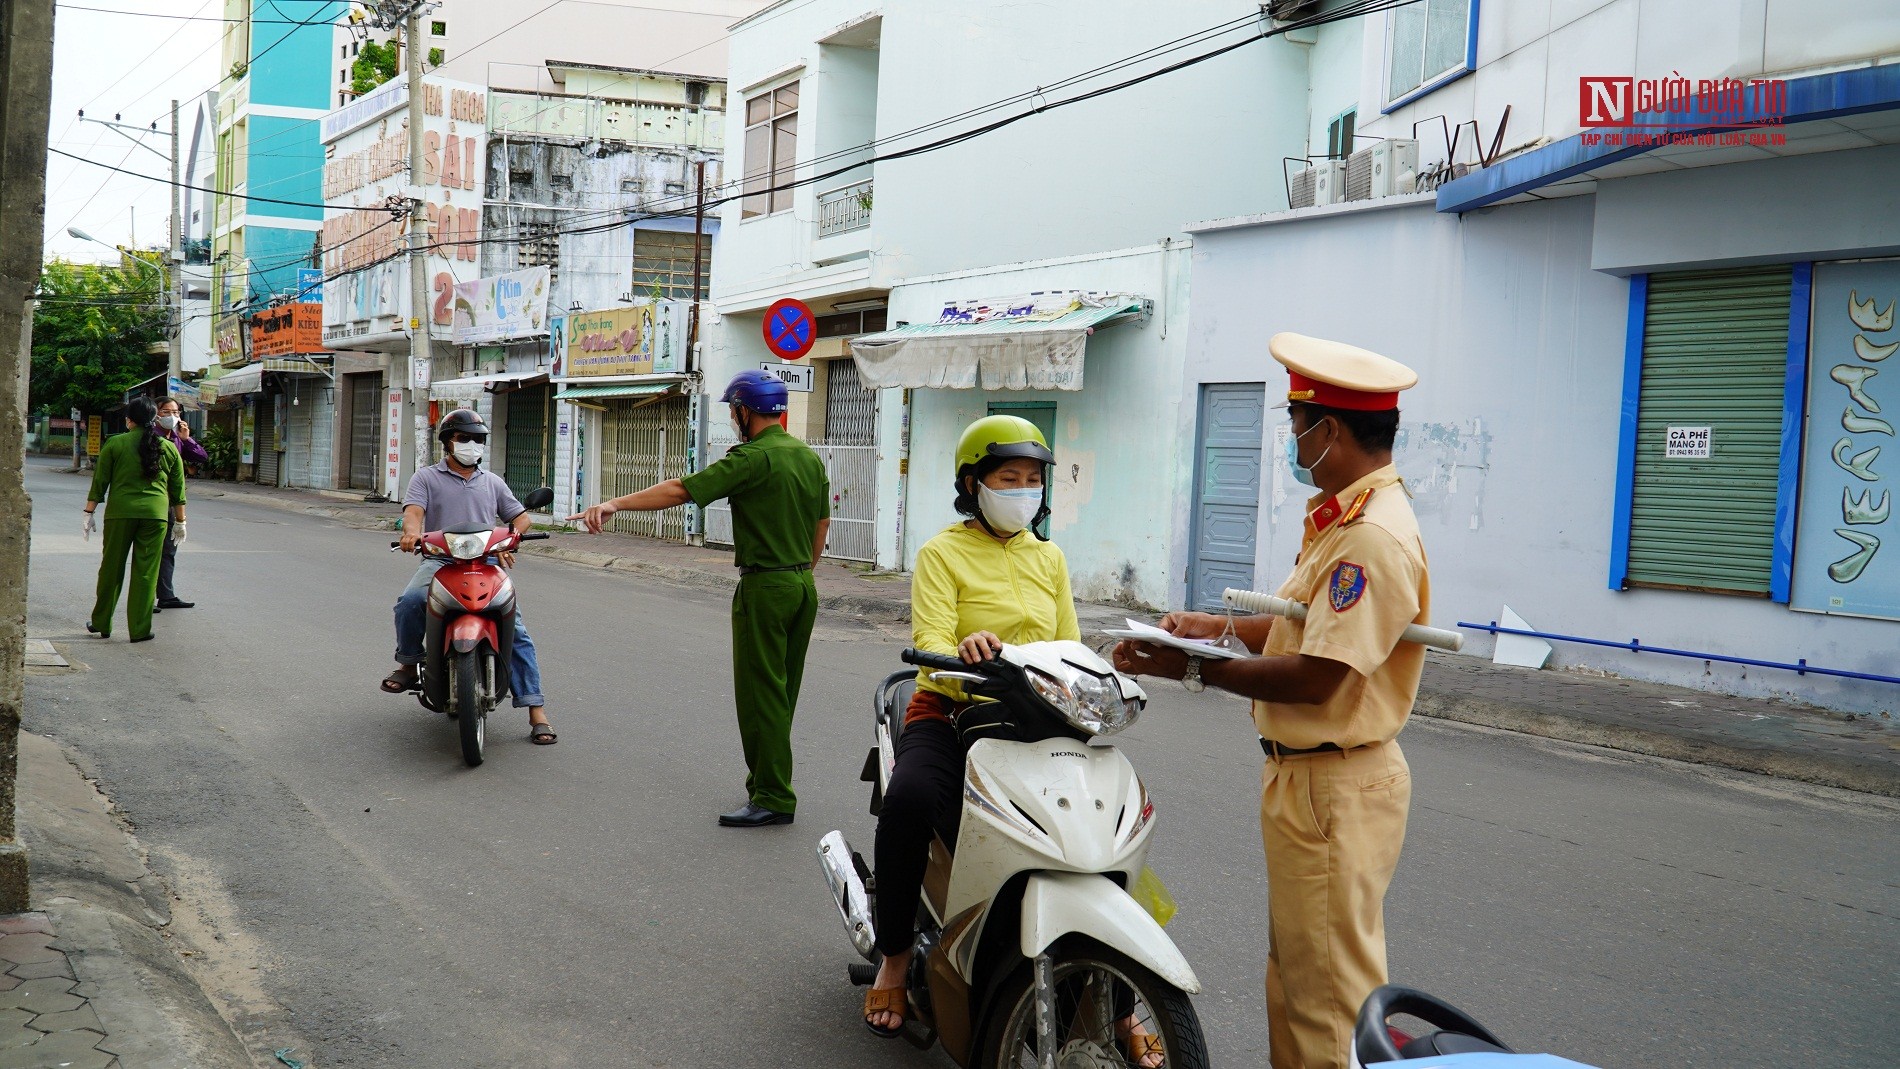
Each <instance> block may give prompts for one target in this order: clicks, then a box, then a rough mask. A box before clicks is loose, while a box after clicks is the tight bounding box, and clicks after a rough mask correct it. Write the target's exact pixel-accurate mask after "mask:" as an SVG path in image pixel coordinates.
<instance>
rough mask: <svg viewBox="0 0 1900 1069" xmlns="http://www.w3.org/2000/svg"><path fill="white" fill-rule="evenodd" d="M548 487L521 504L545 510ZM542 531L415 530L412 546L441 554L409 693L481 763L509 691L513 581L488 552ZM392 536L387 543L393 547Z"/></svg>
mask: <svg viewBox="0 0 1900 1069" xmlns="http://www.w3.org/2000/svg"><path fill="white" fill-rule="evenodd" d="M553 501H554V491H553V490H551V489H549V488H548V487H545V486H544V487H541V488H540V489H538V490H534V491H531V492H530V493H529V494H528V496H527V497H525V498H522V501H521V503H522V504H523V505H525V506H527V507H528V509H529V510H531V511H532V510H536V509H544V508H546V507H548V505H549V504H551V503H553ZM547 537H548V533H547V532H546V531H526V532H521V533H517V532H516V531H515V529H514V528H513V527H508V526H501V527H486V526H482V527H456V528H452V529H450V530H446V531H430V532H428V533H426V534H424V535H423V536H422V541H421V542H420V544H419V545H418V546H417V548H416V552H417V553H419V554H421V555H422V556H425V557H432V558H435V559H438V560H441V561H443V562H444V563H443V565H442V567H441V569H440V570H439V571H437V572H436V573H435V578H434V579H432V580H431V581H430V583H429V616H428V622H427V624H426V625H425V628H424V631H423V636H424V637H423V644H422V650H423V656H422V664H421V666H420V667H421V673H420V675H421V679H420V682H421V686H420V687H419V688H418V689H417V691H416V700H417V701H420V702H421V703H422V704H423V707H424V708H427V709H430V710H433V711H435V712H438V713H447V714H448V715H449V717H450V718H451V719H453V720H455V721H456V723H457V725H458V727H459V728H460V733H461V739H462V760H464V761H466V762H468V764H469V765H470V766H471V767H473V766H475V765H479V764H481V763H482V750H483V748H484V747H485V746H486V744H487V741H488V714H489V713H490V712H492V711H493V710H494V709H495V707H496V706H498V705H500V704H501V701H502V699H503V698H506V697H508V695H509V694H510V693H512V690H511V686H510V680H509V678H508V666H509V664H510V663H512V662H511V661H510V658H511V657H512V655H513V653H514V641H515V585H514V581H513V580H512V579H511V578H509V575H508V571H507V569H505V568H503V567H502V566H501V564H500V563H499V562H498V561H497V560H496V559H495V558H496V556H497V555H498V554H501V553H506V552H509V551H510V550H513V549H514V548H515V547H517V546H519V545H520V544H521V543H523V542H527V541H533V540H535V539H542V538H547ZM401 547H402V543H401V542H391V543H390V544H389V548H390V549H392V550H393V549H400V548H401Z"/></svg>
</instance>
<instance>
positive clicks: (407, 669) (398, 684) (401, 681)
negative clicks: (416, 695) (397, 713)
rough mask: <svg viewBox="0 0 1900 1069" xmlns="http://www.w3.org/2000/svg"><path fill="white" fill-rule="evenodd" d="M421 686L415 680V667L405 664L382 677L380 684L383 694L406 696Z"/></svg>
mask: <svg viewBox="0 0 1900 1069" xmlns="http://www.w3.org/2000/svg"><path fill="white" fill-rule="evenodd" d="M421 686H422V684H421V683H420V682H418V681H417V679H416V669H415V666H414V665H407V664H406V665H403V666H402V667H401V668H398V669H396V670H395V671H394V672H391V673H389V674H388V675H386V676H384V677H383V682H382V688H383V693H384V694H407V693H409V692H410V691H412V690H418V689H420V688H421Z"/></svg>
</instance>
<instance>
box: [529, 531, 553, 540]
mask: <svg viewBox="0 0 1900 1069" xmlns="http://www.w3.org/2000/svg"><path fill="white" fill-rule="evenodd" d="M553 537H554V536H553V535H552V534H550V533H549V532H547V531H523V532H522V533H521V540H522V541H523V542H532V541H534V540H536V539H538V538H553Z"/></svg>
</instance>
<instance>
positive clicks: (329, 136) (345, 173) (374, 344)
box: [321, 78, 488, 352]
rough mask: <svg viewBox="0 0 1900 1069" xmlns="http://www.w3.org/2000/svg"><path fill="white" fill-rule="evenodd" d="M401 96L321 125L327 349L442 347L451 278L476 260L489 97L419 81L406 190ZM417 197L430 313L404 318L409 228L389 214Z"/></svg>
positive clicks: (458, 85)
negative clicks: (413, 343)
mask: <svg viewBox="0 0 1900 1069" xmlns="http://www.w3.org/2000/svg"><path fill="white" fill-rule="evenodd" d="M407 103H408V90H407V88H406V87H405V86H403V85H402V83H400V82H389V83H386V84H385V85H383V86H382V87H380V88H378V89H377V90H376V91H375V92H373V93H371V94H369V95H367V96H365V97H363V98H362V99H360V100H357V101H355V102H354V103H352V104H351V105H349V106H348V107H346V108H340V109H338V110H336V111H333V112H331V113H330V115H329V116H327V117H326V118H325V119H324V120H323V140H324V151H325V155H326V158H327V159H328V162H327V163H325V164H324V168H323V194H324V198H323V199H324V201H325V202H326V203H328V204H330V205H332V207H331V208H330V209H329V210H328V211H327V212H326V214H325V218H324V221H323V234H322V239H321V240H322V244H323V248H324V260H323V268H322V270H323V278H324V279H325V280H326V281H325V282H324V283H323V334H324V340H325V342H326V343H327V344H328V345H330V346H331V347H333V348H353V349H376V350H379V351H384V352H397V351H401V350H402V349H403V348H404V347H406V346H407V344H408V332H409V324H410V322H411V321H412V320H418V321H420V322H423V323H427V324H429V325H430V328H431V330H430V333H431V335H432V336H434V337H437V338H440V339H443V340H447V338H448V336H449V328H450V323H451V319H452V312H453V307H454V301H455V285H456V278H457V276H458V275H459V276H460V277H462V278H467V277H468V276H470V275H472V274H475V273H476V272H477V271H478V270H479V266H478V265H479V264H480V261H481V232H482V196H483V192H484V189H483V187H484V184H485V183H484V177H483V176H484V172H485V169H486V166H487V153H488V126H487V123H488V91H487V89H485V88H484V87H482V86H480V85H474V84H470V83H462V82H451V81H447V80H445V79H440V78H428V79H425V80H424V82H423V87H422V113H423V121H422V141H423V165H422V173H421V174H420V175H419V176H418V181H417V182H416V185H415V187H411V186H410V181H409V134H408V125H407V121H406V119H405V116H406V114H407V110H406V108H405V105H406V104H407ZM417 192H419V193H420V195H421V197H422V201H423V208H422V211H423V218H424V223H425V229H426V232H427V235H428V246H427V249H426V252H427V256H426V263H427V267H426V271H427V287H428V291H427V300H428V302H429V304H428V307H426V308H423V309H419V310H412V309H411V308H410V307H409V304H410V299H409V294H410V286H409V265H408V257H407V256H406V255H405V254H404V249H405V245H404V234H405V232H406V231H407V224H406V223H405V221H404V220H403V219H402V218H400V217H399V216H398V215H397V214H396V213H395V212H393V211H392V210H391V207H390V205H391V204H393V203H400V202H401V201H403V200H404V199H406V198H408V197H410V196H412V195H415V194H416V193H417Z"/></svg>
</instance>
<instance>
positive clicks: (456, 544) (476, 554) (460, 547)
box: [442, 531, 488, 560]
mask: <svg viewBox="0 0 1900 1069" xmlns="http://www.w3.org/2000/svg"><path fill="white" fill-rule="evenodd" d="M442 537H443V540H444V541H446V542H448V544H449V556H451V557H454V558H455V559H456V560H477V559H479V558H480V557H481V556H482V554H484V553H486V552H488V532H486V531H483V532H482V533H480V534H452V535H444V536H442Z"/></svg>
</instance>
